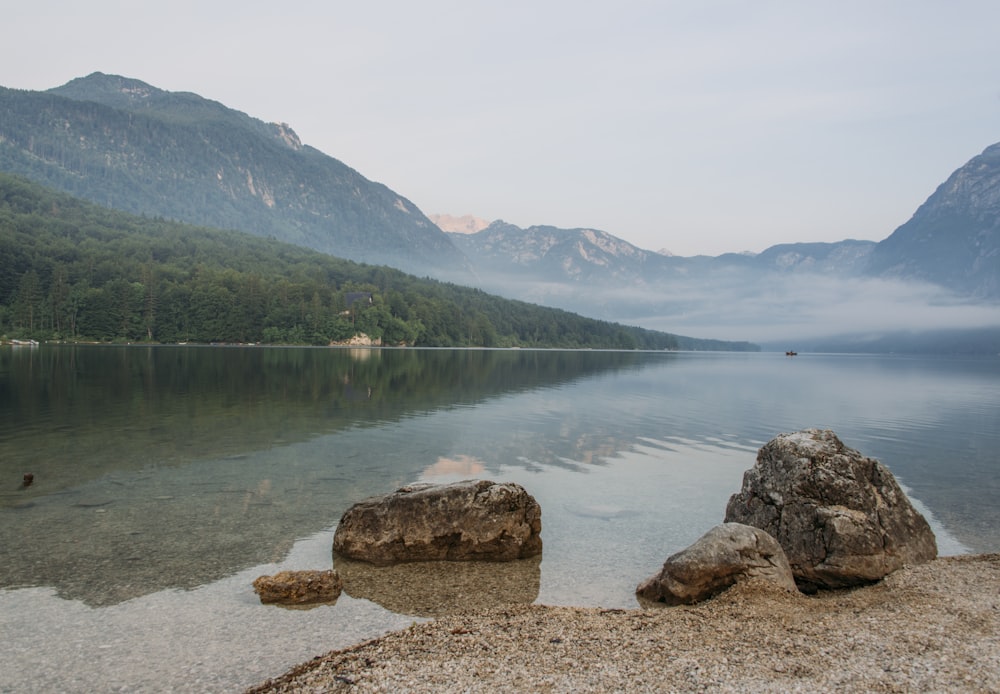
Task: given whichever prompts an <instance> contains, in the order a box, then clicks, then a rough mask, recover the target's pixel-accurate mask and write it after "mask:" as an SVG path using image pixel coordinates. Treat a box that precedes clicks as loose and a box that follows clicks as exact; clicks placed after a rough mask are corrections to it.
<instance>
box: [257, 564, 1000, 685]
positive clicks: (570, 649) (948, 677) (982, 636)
mask: <svg viewBox="0 0 1000 694" xmlns="http://www.w3.org/2000/svg"><path fill="white" fill-rule="evenodd" d="M706 690H710V691H723V692H728V691H734V692H735V691H740V692H747V691H751V692H789V691H820V690H839V691H872V692H911V691H932V692H935V691H936V692H944V691H947V692H1000V554H989V555H975V556H960V557H947V558H940V559H936V560H934V561H932V562H930V563H927V564H923V565H920V566H916V567H906V568H904V569H902V570H900V571H897V572H896V573H894V574H892V575H891V576H889V577H888V578H886V579H885V580H884V581H882V582H880V583H878V584H875V585H872V586H867V587H864V588H859V589H854V590H849V591H836V592H827V593H821V594H819V595H816V596H806V595H802V594H799V593H790V592H785V591H782V590H780V589H776V588H773V587H770V586H767V585H764V584H760V583H748V584H744V585H740V586H736V587H734V588H732V589H730V590H728V591H726V592H725V593H723V594H721V595H719V596H717V597H715V598H714V599H712V600H709V601H707V602H704V603H702V604H700V605H694V606H688V607H672V608H652V609H648V610H643V609H635V610H601V609H596V608H573V607H546V606H541V605H526V606H511V607H506V608H500V609H492V610H488V611H485V612H478V613H469V614H461V615H452V616H447V617H442V618H439V619H436V620H434V621H430V622H426V623H421V624H415V625H413V626H412V627H410V628H408V629H404V630H402V631H398V632H393V633H391V634H388V635H386V636H384V637H382V638H379V639H376V640H373V641H369V642H366V643H363V644H360V645H358V646H354V647H352V648H348V649H345V650H340V651H334V652H331V653H328V654H326V655H324V656H320V657H317V658H315V659H314V660H312V661H310V662H308V663H304V664H302V665H300V666H298V667H296V668H294V669H292V670H291V671H289V672H288V673H286V674H285V675H283V676H281V677H278V678H277V679H274V680H268V681H267V682H265V683H263V684H261V685H259V686H258V687H255V688H253V689H251V690H249V692H253V693H254V694H257V693H264V692H390V691H392V692H401V691H408V692H478V691H481V692H487V691H489V692H494V691H532V692H611V691H628V692H644V691H648V692H653V691H655V692H668V691H669V692H687V691H706Z"/></svg>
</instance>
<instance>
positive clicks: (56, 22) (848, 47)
mask: <svg viewBox="0 0 1000 694" xmlns="http://www.w3.org/2000/svg"><path fill="white" fill-rule="evenodd" d="M3 15H4V16H3V27H4V31H3V36H4V38H3V41H2V42H0V65H2V67H0V85H2V86H5V87H15V88H21V89H34V90H44V89H48V88H50V87H55V86H58V85H61V84H64V83H65V82H68V81H69V80H71V79H73V78H75V77H82V76H84V75H87V74H90V73H91V72H95V71H100V72H106V73H111V74H119V75H124V76H126V77H133V78H137V79H141V80H143V81H145V82H148V83H150V84H152V85H153V86H156V87H160V88H162V89H167V90H170V91H190V92H195V93H197V94H200V95H201V96H204V97H206V98H210V99H214V100H217V101H220V102H222V103H224V104H226V105H227V106H230V107H232V108H235V109H238V110H241V111H245V112H246V113H248V114H250V115H252V116H255V117H258V118H261V119H263V120H266V121H282V122H287V123H288V124H290V125H291V126H292V127H293V128H294V129H295V131H296V132H297V133H298V134H299V136H300V137H301V139H302V141H303V142H304V143H306V144H309V145H312V146H314V147H316V148H318V149H320V150H322V151H323V152H325V153H327V154H329V155H331V156H333V157H336V158H337V159H340V160H342V161H344V162H345V163H346V164H348V165H349V166H352V167H353V168H355V169H357V170H358V171H360V172H361V173H362V174H363V175H365V176H366V177H368V178H370V179H372V180H376V181H380V182H382V183H385V184H386V185H388V186H389V187H390V188H392V189H394V190H395V191H396V192H398V193H400V194H401V195H403V196H405V197H407V198H409V199H410V200H412V201H413V202H414V203H416V205H417V206H418V207H420V208H421V210H423V211H424V212H425V213H428V214H432V213H448V214H453V215H464V214H471V215H475V216H478V217H482V218H485V219H487V220H493V219H504V220H506V221H507V222H510V223H512V224H517V225H518V226H522V227H524V226H530V225H533V224H549V225H554V226H559V227H591V228H597V229H602V230H604V231H607V232H609V233H612V234H614V235H616V236H619V237H621V238H623V239H626V240H627V241H630V242H632V243H634V244H635V245H637V246H640V247H642V248H646V249H650V250H660V249H667V250H670V251H672V252H674V253H677V254H679V255H694V254H698V253H705V254H710V255H717V254H719V253H723V252H727V251H743V250H750V251H761V250H763V249H764V248H766V247H768V246H770V245H773V244H775V243H784V242H792V241H837V240H841V239H845V238H860V239H871V240H876V241H877V240H881V239H883V238H885V237H886V236H888V235H889V234H890V233H891V232H892V231H893V229H895V227H897V226H898V225H900V224H902V223H903V222H905V221H906V220H907V219H909V217H910V216H911V215H912V214H913V212H914V211H915V210H916V208H917V207H918V206H919V205H920V204H921V203H922V202H923V201H924V200H926V198H927V197H928V196H929V195H930V194H931V193H932V192H933V191H934V189H935V188H936V187H937V186H938V185H939V184H940V183H942V182H943V181H944V180H945V178H947V176H948V175H949V174H950V173H951V172H952V171H953V170H954V169H956V168H958V167H959V166H961V165H962V164H964V163H965V162H966V161H968V160H969V159H970V158H972V157H973V156H975V155H976V154H978V153H979V152H981V151H982V150H983V149H985V148H986V147H987V146H988V145H990V144H993V143H994V142H998V141H1000V40H998V38H997V27H1000V2H996V0H985V1H981V2H980V1H963V0H950V1H949V2H920V1H915V0H909V1H905V2H904V1H899V2H879V1H878V0H864V1H863V2H855V1H853V0H838V2H798V1H796V2H765V1H761V0H756V1H753V2H749V1H747V2H735V1H733V2H728V1H717V0H704V1H703V0H697V1H696V0H689V1H686V2H671V1H668V0H660V1H654V0H650V1H631V0H617V1H615V2H610V1H609V2H590V1H588V0H572V1H569V0H565V1H558V2H557V1H546V0H531V1H530V2H523V1H521V0H507V1H506V2H502V3H501V2H475V1H473V0H458V1H454V2H452V1H449V0H421V1H420V2H412V1H403V0H399V1H395V0H394V1H384V2H380V1H378V0H370V1H367V2H363V1H360V0H352V1H351V2H341V1H339V0H332V1H331V0H324V1H316V2H312V1H305V0H284V1H283V2H275V1H274V0H269V1H268V2H259V1H257V0H240V1H239V2H235V1H232V2H231V1H229V0H222V1H212V0H197V1H193V0H170V2H125V1H124V0H119V1H111V0H89V1H88V2H86V3H82V2H76V1H73V2H70V1H69V0H66V1H63V2H59V1H56V0H32V2H20V3H8V7H5V8H4V11H3Z"/></svg>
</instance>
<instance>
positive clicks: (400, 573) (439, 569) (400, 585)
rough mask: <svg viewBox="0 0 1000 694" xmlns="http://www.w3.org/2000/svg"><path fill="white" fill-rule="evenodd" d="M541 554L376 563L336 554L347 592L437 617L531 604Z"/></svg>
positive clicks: (539, 575)
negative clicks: (499, 559)
mask: <svg viewBox="0 0 1000 694" xmlns="http://www.w3.org/2000/svg"><path fill="white" fill-rule="evenodd" d="M541 563H542V558H541V557H540V556H538V557H532V558H530V559H521V560H518V561H509V562H485V561H471V562H436V561H435V562H414V563H408V564H397V565H395V566H375V565H373V564H367V563H365V562H360V561H352V560H349V559H345V558H343V557H340V556H337V555H334V560H333V566H334V568H335V569H337V571H338V572H340V575H341V577H342V578H343V579H344V592H345V593H347V594H348V595H350V596H351V597H354V598H364V599H365V600H371V601H372V602H374V603H377V604H379V605H381V606H382V607H384V608H386V609H387V610H390V611H392V612H395V613H398V614H408V615H414V616H417V617H438V616H441V615H447V614H454V613H456V612H465V611H469V610H476V609H485V608H489V607H501V606H503V605H509V604H526V605H527V604H531V603H533V602H535V600H537V599H538V591H539V587H540V586H541V580H542V569H541Z"/></svg>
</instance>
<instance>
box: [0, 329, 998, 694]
mask: <svg viewBox="0 0 1000 694" xmlns="http://www.w3.org/2000/svg"><path fill="white" fill-rule="evenodd" d="M998 386H1000V360H996V359H989V360H986V359H980V360H973V359H954V360H953V359H941V358H938V359H917V358H904V357H876V356H872V357H867V356H839V355H800V356H798V357H795V358H787V357H785V356H784V355H778V354H719V353H715V354H676V353H620V352H592V351H586V352H546V351H524V350H510V351H451V350H361V351H352V350H328V349H270V348H267V349H264V348H245V349H238V348H193V347H188V348H183V347H156V348H139V347H133V348H124V347H68V346H67V347H47V346H43V347H41V348H26V347H21V348H5V349H3V350H0V548H2V551H3V558H2V561H0V632H2V633H3V634H4V638H3V639H2V640H0V673H3V675H0V678H2V681H0V691H40V690H63V691H92V690H94V689H101V690H110V689H125V690H128V691H143V690H146V691H160V690H164V689H174V690H185V689H191V690H207V689H211V690H219V689H239V688H240V687H244V686H248V685H250V684H253V683H255V682H257V681H259V680H262V679H264V678H266V677H268V676H273V675H277V674H280V673H281V672H282V671H283V670H284V669H286V668H287V667H289V666H291V665H294V664H296V663H298V662H301V661H303V660H306V659H308V658H310V657H312V656H313V655H316V654H319V653H321V652H324V651H326V650H329V649H330V648H335V647H342V646H346V645H349V644H351V643H355V642H357V641H360V640H363V639H365V638H369V637H372V636H375V635H377V634H379V633H381V632H383V631H385V630H387V629H391V628H396V627H399V626H403V625H406V624H409V623H411V622H412V621H414V620H415V619H421V618H423V617H425V616H427V615H430V614H434V613H436V612H439V611H441V610H448V609H457V608H461V607H470V606H475V605H478V604H484V603H488V601H489V600H491V599H513V600H521V601H537V602H541V603H547V604H576V605H595V606H596V605H600V606H606V607H633V606H635V604H636V603H635V600H634V597H633V591H634V588H635V585H636V584H637V583H639V582H640V581H641V580H643V579H644V578H646V577H647V576H649V575H651V574H652V573H654V572H655V571H656V570H657V569H658V568H659V566H660V565H661V564H662V562H663V560H664V559H665V558H666V557H667V556H668V555H669V554H671V553H673V552H675V551H677V550H679V549H682V548H683V547H685V546H686V545H688V544H690V543H691V542H692V541H693V540H695V539H696V538H697V537H698V536H700V535H701V534H702V533H704V532H705V531H707V530H708V529H709V528H711V527H712V526H713V525H715V524H717V523H719V522H721V520H722V517H723V515H724V510H725V504H726V501H727V499H728V497H729V495H730V494H732V493H734V492H736V491H737V490H738V489H739V487H740V484H741V480H742V474H743V472H744V471H745V470H746V469H747V468H749V467H751V466H752V465H753V462H754V458H755V454H756V450H757V448H759V446H760V445H762V444H763V443H765V442H766V441H767V440H769V439H770V438H772V437H773V436H774V435H775V434H777V433H780V432H784V431H794V430H797V429H802V428H806V427H811V426H819V427H828V428H831V429H833V430H834V431H836V432H837V433H838V435H839V436H840V437H841V438H842V439H843V440H844V441H845V443H847V444H848V445H849V446H852V447H854V448H857V449H859V450H860V451H861V452H862V453H864V454H866V455H871V456H874V457H877V458H879V459H880V460H882V461H883V462H884V463H885V464H886V465H887V466H888V467H889V468H890V469H891V470H892V471H893V472H894V474H895V475H896V476H897V477H898V478H899V480H900V482H901V483H902V484H903V485H904V487H905V488H906V489H907V490H908V492H909V493H910V495H911V498H913V499H914V501H915V502H916V503H917V504H918V505H919V507H920V508H921V510H923V511H924V512H925V513H926V514H927V515H928V516H929V518H930V519H931V520H932V526H933V527H934V529H935V532H936V533H937V535H938V540H939V545H940V548H941V551H942V553H945V554H953V553H959V552H964V551H998V550H1000V537H998V534H997V532H996V529H997V527H998V521H1000V510H998V507H997V505H996V504H995V499H996V498H997V493H998V491H1000V489H998V487H1000V483H998V481H997V473H998V472H1000V445H998V444H1000V440H998V439H1000V426H998V425H1000V387H998ZM24 472H32V473H33V474H34V475H35V481H34V483H33V484H32V485H31V486H29V487H26V488H25V487H23V486H22V484H21V477H22V474H23V473H24ZM471 477H480V478H490V479H496V480H509V481H515V482H519V483H521V484H523V485H524V486H525V487H526V488H527V489H528V491H529V492H531V493H532V494H533V495H534V496H535V497H536V499H538V501H539V503H540V504H541V506H542V521H543V540H544V543H545V546H544V552H543V557H542V559H541V561H540V562H534V563H530V562H529V563H523V564H519V565H518V566H516V567H507V568H504V569H502V570H501V571H500V572H499V574H500V575H499V576H498V575H497V574H498V570H497V566H496V565H492V566H490V567H487V570H486V571H480V570H478V569H477V568H476V567H474V566H473V567H463V568H461V569H457V568H455V567H452V566H447V565H446V566H445V568H444V569H443V571H445V573H440V571H442V569H440V568H437V569H435V568H433V567H423V568H422V569H419V571H422V572H423V573H412V571H414V570H413V569H406V570H402V571H397V572H395V573H392V574H389V573H384V572H378V571H374V570H372V571H368V572H367V573H364V571H363V570H362V572H361V573H358V571H359V570H358V569H356V568H355V569H352V570H353V571H354V573H347V571H348V569H349V568H350V567H342V568H343V569H344V572H345V573H346V574H347V575H348V577H349V579H350V580H348V581H347V588H346V591H345V593H344V594H343V595H342V596H341V597H340V599H339V600H338V601H337V602H336V604H334V605H332V606H320V607H316V608H313V609H311V610H287V609H282V608H276V607H271V606H262V605H260V604H259V603H258V601H257V599H256V596H255V595H254V593H253V591H252V588H251V586H250V583H251V582H252V580H253V579H254V578H256V577H257V576H258V575H261V574H265V573H274V572H275V571H277V570H280V569H284V568H327V567H329V566H330V565H331V561H332V558H331V555H330V546H331V542H332V535H333V529H334V527H335V524H336V522H337V520H338V519H339V517H340V515H341V514H342V513H343V511H344V510H345V509H346V508H347V507H348V506H349V505H350V504H352V503H354V502H355V501H358V500H359V499H361V498H364V497H366V496H369V495H372V494H379V493H383V492H387V491H391V490H392V489H395V488H397V487H399V486H401V485H403V484H406V483H409V482H413V481H415V480H427V481H451V480H457V479H467V478H471ZM408 571H410V572H411V573H407V572H408ZM434 571H438V572H439V573H437V574H435V573H434ZM477 571H479V572H478V573H477ZM428 572H430V573H428ZM505 572H506V573H505ZM352 586H353V587H352ZM386 586H391V587H392V588H391V590H387V589H386ZM435 589H436V590H435ZM507 591H509V592H507ZM39 663H44V666H42V667H39Z"/></svg>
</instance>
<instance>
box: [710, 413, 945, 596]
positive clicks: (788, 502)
mask: <svg viewBox="0 0 1000 694" xmlns="http://www.w3.org/2000/svg"><path fill="white" fill-rule="evenodd" d="M726 522H737V523H746V524H747V525H752V526H754V527H757V528H761V529H762V530H765V531H767V532H768V533H770V534H771V535H773V536H774V538H775V539H776V540H777V541H778V542H779V543H780V544H781V546H782V548H783V549H784V550H785V554H786V555H787V556H788V561H789V563H790V564H791V567H792V571H793V573H794V574H795V580H796V582H797V583H798V585H799V587H800V588H801V589H802V590H804V591H807V592H809V591H812V590H815V589H817V588H843V587H848V586H854V585H862V584H865V583H871V582H874V581H877V580H879V579H881V578H883V577H885V576H886V575H888V574H890V573H892V572H893V571H895V570H896V569H899V568H900V567H902V566H903V565H905V564H919V563H922V562H926V561H930V560H931V559H933V558H934V557H936V556H937V543H936V541H935V539H934V533H933V532H932V531H931V529H930V526H929V525H928V524H927V521H926V520H925V519H924V517H923V516H922V515H921V514H920V513H919V512H917V510H916V509H914V508H913V506H912V505H911V504H910V500H909V499H907V498H906V495H905V494H904V493H903V491H902V489H900V487H899V484H897V482H896V480H895V478H894V477H893V476H892V473H891V472H889V470H888V469H886V467H885V466H883V465H882V464H881V463H879V462H878V461H877V460H874V459H872V458H867V457H865V456H863V455H861V454H860V453H859V452H858V451H856V450H854V449H852V448H848V447H847V446H845V445H844V444H843V443H842V442H841V441H840V439H839V438H837V435H836V434H834V433H833V432H832V431H830V430H821V429H806V430H803V431H798V432H795V433H791V434H780V435H778V436H776V437H775V438H774V439H772V440H771V441H769V442H768V443H767V444H765V445H764V446H763V447H762V448H761V449H760V451H759V452H758V454H757V462H756V464H755V465H754V466H753V468H751V469H750V470H748V471H747V472H746V473H745V474H744V476H743V488H742V490H741V491H740V492H739V493H738V494H734V495H733V496H732V497H731V498H730V499H729V503H728V505H727V506H726Z"/></svg>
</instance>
